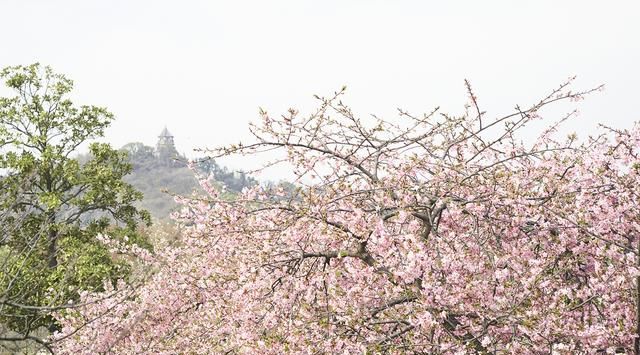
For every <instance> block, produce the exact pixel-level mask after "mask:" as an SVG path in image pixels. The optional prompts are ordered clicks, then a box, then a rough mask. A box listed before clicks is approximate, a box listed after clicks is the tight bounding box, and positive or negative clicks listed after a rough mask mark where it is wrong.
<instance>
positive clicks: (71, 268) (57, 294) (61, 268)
mask: <svg viewBox="0 0 640 355" xmlns="http://www.w3.org/2000/svg"><path fill="white" fill-rule="evenodd" d="M0 79H2V80H3V81H4V83H5V84H6V86H7V87H8V89H10V90H11V92H12V93H13V96H10V97H1V98H0V172H1V174H2V176H0V189H2V197H3V199H2V200H1V201H0V211H2V213H3V215H4V216H5V218H4V222H5V223H7V224H8V225H12V226H13V228H11V229H10V230H3V235H2V238H1V239H0V248H2V253H3V256H4V257H5V259H4V261H3V267H2V270H0V271H1V272H2V274H1V275H0V317H1V318H2V319H1V321H2V323H4V324H5V325H8V326H9V327H10V328H12V329H14V330H18V331H20V332H22V333H23V334H28V333H29V332H30V331H31V330H33V329H35V328H37V327H38V326H48V327H52V326H54V322H53V321H52V319H51V318H50V317H49V315H48V314H49V313H50V312H47V310H49V309H51V308H55V307H57V306H59V305H61V304H66V303H67V302H69V301H73V300H74V299H77V297H78V292H80V291H81V290H96V291H97V290H101V289H102V285H103V280H104V279H110V278H113V279H115V278H123V277H125V275H126V273H127V267H126V265H124V264H122V263H119V262H115V261H113V260H112V258H111V255H110V253H109V250H108V249H107V248H106V247H104V245H103V244H101V243H97V242H96V240H97V239H96V237H97V235H98V234H100V233H102V232H105V231H107V230H110V231H111V233H112V234H113V235H116V236H120V237H122V238H126V239H127V240H130V241H131V242H138V243H140V244H141V245H142V244H144V240H143V238H141V237H140V236H139V235H138V234H137V233H136V228H137V226H138V225H139V224H140V223H142V224H147V223H149V221H150V219H149V215H148V213H147V212H145V211H143V210H139V209H137V208H136V207H135V206H134V203H135V202H136V201H138V200H140V199H141V198H142V194H141V193H140V192H138V191H136V190H135V189H134V188H133V187H132V186H131V185H130V184H127V183H125V182H124V181H123V177H124V176H125V175H127V174H128V173H130V172H131V165H130V164H129V163H128V161H127V156H126V154H125V153H124V152H119V151H117V150H114V149H112V148H111V147H110V146H109V145H108V144H104V143H92V142H91V141H92V140H93V139H95V138H98V137H101V136H102V135H103V134H104V130H105V128H107V127H108V126H109V124H110V123H111V122H112V121H113V114H111V113H110V112H109V111H107V109H106V108H103V107H98V106H87V105H81V106H77V105H74V104H73V103H72V101H71V100H70V99H69V98H68V96H69V94H70V93H71V91H72V89H73V82H72V81H71V80H70V79H68V78H66V77H65V76H64V75H62V74H57V73H55V72H53V70H52V69H51V68H50V67H47V66H44V67H43V66H41V65H39V64H32V65H28V66H13V67H8V68H5V69H3V70H2V71H0ZM86 144H88V150H89V153H90V154H89V156H90V158H89V159H87V160H86V161H85V162H83V163H81V162H79V161H78V160H77V159H75V157H74V155H75V154H77V153H78V149H79V148H80V147H81V146H82V145H86Z"/></svg>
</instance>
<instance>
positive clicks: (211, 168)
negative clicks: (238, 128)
mask: <svg viewBox="0 0 640 355" xmlns="http://www.w3.org/2000/svg"><path fill="white" fill-rule="evenodd" d="M120 149H121V150H123V151H126V152H127V154H128V155H129V159H130V162H131V164H132V165H133V172H132V173H131V174H130V175H127V176H126V177H125V179H124V180H125V181H126V182H128V183H130V184H131V185H133V186H134V187H135V188H136V189H138V190H139V191H141V192H142V193H143V194H144V199H143V200H142V202H141V203H140V207H142V208H144V209H146V210H148V211H149V212H151V215H152V216H153V217H154V218H156V219H159V220H165V219H167V218H168V217H169V215H170V213H171V212H173V211H175V210H176V209H177V208H178V205H177V204H176V203H175V201H174V199H173V196H172V195H171V194H178V195H187V196H188V195H191V194H192V193H193V192H202V190H201V189H200V185H199V184H198V181H197V179H196V177H195V173H194V171H192V170H191V169H189V168H188V167H187V164H186V161H187V159H186V158H185V157H184V156H183V155H181V154H179V153H178V151H177V150H176V149H175V146H174V138H173V136H172V135H171V133H169V131H168V130H167V128H165V129H164V130H163V131H162V132H161V133H160V135H159V136H158V144H157V145H156V147H155V148H153V147H150V146H146V145H144V144H143V143H139V142H135V143H128V144H126V145H124V146H123V147H122V148H120ZM196 161H197V162H198V163H197V164H196V169H197V172H198V173H199V174H201V175H202V176H208V177H210V178H211V179H213V180H214V181H215V183H216V184H218V185H221V186H222V185H224V186H225V187H226V189H227V191H229V193H230V194H233V193H237V192H239V191H242V189H243V188H244V187H248V186H253V185H256V184H257V183H258V182H257V181H256V180H255V179H253V178H251V177H249V176H247V175H246V174H244V173H243V172H239V171H229V170H227V168H225V167H221V166H219V165H218V164H217V163H216V162H215V161H214V160H212V159H196Z"/></svg>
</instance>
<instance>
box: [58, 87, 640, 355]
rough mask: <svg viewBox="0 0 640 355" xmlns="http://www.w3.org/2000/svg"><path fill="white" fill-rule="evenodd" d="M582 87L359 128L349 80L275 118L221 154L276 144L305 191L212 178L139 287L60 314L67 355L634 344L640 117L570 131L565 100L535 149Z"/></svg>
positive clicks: (621, 348)
mask: <svg viewBox="0 0 640 355" xmlns="http://www.w3.org/2000/svg"><path fill="white" fill-rule="evenodd" d="M570 84H571V80H569V81H567V82H565V83H564V84H562V85H561V86H559V87H558V88H557V89H555V90H553V91H552V92H551V93H550V94H549V95H547V96H545V97H544V98H543V99H542V100H540V101H539V102H537V103H534V104H532V105H530V106H528V107H520V106H516V107H515V110H514V111H513V112H512V113H510V114H508V115H505V116H502V117H499V118H490V117H489V116H488V115H487V114H486V113H485V112H483V111H482V110H481V109H480V106H479V104H478V100H477V98H476V96H475V94H474V92H473V91H472V90H471V86H470V85H469V83H466V88H467V90H468V94H469V104H468V105H467V106H466V107H465V108H466V109H465V111H464V113H463V114H461V115H457V116H454V115H447V114H442V113H440V112H439V110H438V109H435V110H433V111H432V112H430V113H428V114H425V115H413V114H411V113H409V112H406V111H403V110H400V111H399V117H398V118H397V119H393V120H384V119H381V118H378V117H372V118H367V119H363V118H359V117H358V116H357V115H356V114H354V112H353V111H352V110H351V109H350V108H349V107H347V106H346V105H344V104H343V103H342V101H341V100H342V96H343V94H344V89H343V90H341V91H339V92H337V93H335V95H333V96H331V97H328V98H321V97H318V100H319V102H320V105H319V108H318V110H317V111H316V112H314V113H312V114H310V115H308V116H302V115H300V114H299V113H298V112H297V111H295V110H290V111H289V112H288V113H287V114H286V115H283V116H281V117H280V118H275V117H273V116H271V115H269V114H268V113H267V112H264V111H262V112H261V113H260V115H261V122H260V123H259V124H256V125H252V126H251V132H252V133H253V134H254V136H255V140H254V142H252V143H247V144H237V145H231V146H226V147H222V148H219V149H211V150H208V151H207V152H208V154H209V155H210V156H211V157H212V158H219V157H222V156H228V155H234V154H240V155H245V156H247V157H252V156H254V155H256V154H260V153H264V152H268V151H272V150H281V151H283V152H284V153H285V154H283V156H284V158H283V159H282V160H280V161H275V162H272V163H270V164H269V165H273V164H289V165H290V166H292V167H293V171H294V173H295V175H296V177H297V180H296V186H297V187H296V188H295V190H294V191H291V190H290V189H288V190H285V189H283V188H281V187H277V186H270V187H265V186H262V187H260V186H256V187H253V188H250V189H245V190H244V191H243V193H242V194H240V195H239V196H238V197H237V198H236V199H234V200H231V201H230V200H225V199H222V198H220V194H219V192H218V191H216V189H214V188H213V187H212V186H211V185H210V184H209V182H208V181H207V179H206V177H202V180H201V183H202V186H203V188H204V189H205V190H206V191H207V193H208V196H203V197H198V198H195V197H191V198H178V199H179V201H180V202H181V203H182V204H183V205H184V208H183V209H182V212H181V213H179V214H178V215H176V218H177V220H178V221H180V222H181V223H182V224H183V226H184V233H183V236H182V238H181V239H180V241H179V242H178V244H174V245H171V246H168V247H166V248H164V249H162V248H158V249H157V250H158V251H157V253H156V254H155V255H153V256H151V255H142V257H143V258H142V259H143V260H145V262H146V263H147V267H148V268H149V270H154V273H153V275H152V276H151V277H150V279H149V281H148V282H147V283H146V284H145V285H144V286H143V287H140V288H136V289H131V290H130V291H131V292H123V290H127V289H128V288H129V287H130V286H128V285H126V284H124V283H120V284H118V285H111V284H108V285H106V286H105V287H106V288H107V291H106V295H105V294H89V293H86V294H84V295H83V302H85V303H86V306H85V307H83V308H76V309H73V310H70V311H68V312H62V313H60V314H59V319H60V322H61V323H62V324H63V325H64V328H63V330H62V332H60V333H59V334H57V335H56V337H57V339H58V340H59V341H58V342H57V344H58V345H59V350H60V352H61V353H73V352H91V353H107V352H115V353H125V354H128V353H131V354H133V353H150V352H153V353H167V354H168V353H176V352H178V353H265V354H282V353H307V354H324V353H328V354H330V353H344V354H347V353H368V354H375V353H393V354H399V353H413V354H420V353H424V354H450V353H456V354H465V353H487V354H488V353H499V354H505V353H519V354H529V353H530V354H538V353H557V354H575V353H596V352H607V353H613V352H633V351H635V352H636V353H637V352H638V348H639V343H638V334H639V333H640V322H639V321H638V313H639V312H638V308H639V307H640V303H639V302H640V297H639V290H638V283H639V279H638V278H639V277H640V269H639V265H638V262H639V258H638V253H639V252H640V238H639V236H638V232H639V229H640V224H639V214H638V210H639V209H638V200H639V196H638V188H637V186H640V184H639V179H638V173H639V170H640V161H639V160H638V153H639V152H640V126H637V125H636V126H634V127H633V128H632V129H630V130H618V129H614V128H606V127H603V128H602V130H601V132H602V133H601V134H600V135H598V136H595V137H590V138H588V139H585V140H583V141H578V140H577V138H576V136H575V135H570V136H569V137H567V138H560V137H559V134H558V133H557V130H558V127H559V126H560V125H561V124H562V122H564V121H565V120H567V119H570V118H571V117H572V116H574V115H575V114H576V111H571V112H569V113H568V114H567V115H565V116H563V117H560V119H557V120H556V121H552V122H551V123H548V124H547V125H546V128H545V129H544V130H543V131H542V132H540V135H539V137H538V138H537V139H536V140H535V141H533V142H531V143H527V144H525V143H523V142H522V141H521V135H522V132H523V130H524V129H526V127H529V126H531V125H532V123H533V122H534V121H539V120H543V116H544V111H545V108H546V107H547V106H550V105H552V104H557V103H560V102H567V104H568V105H572V104H571V102H573V101H578V100H581V99H582V98H583V97H584V96H585V95H587V94H589V93H591V92H593V91H596V90H599V89H600V88H596V89H594V90H587V91H579V92H574V91H571V90H570ZM105 242H106V243H110V245H111V246H112V247H113V250H114V252H117V251H123V250H121V249H122V248H123V247H122V246H121V245H118V243H116V242H114V241H110V240H108V239H107V240H105ZM125 249H126V248H125ZM124 251H127V252H131V251H130V250H124ZM112 293H114V294H112ZM115 293H119V295H122V296H121V297H118V295H115ZM107 296H108V297H107ZM100 299H105V300H106V301H105V302H100V301H99V300H100ZM89 320H91V322H89ZM79 324H82V325H83V326H82V327H78V325H79Z"/></svg>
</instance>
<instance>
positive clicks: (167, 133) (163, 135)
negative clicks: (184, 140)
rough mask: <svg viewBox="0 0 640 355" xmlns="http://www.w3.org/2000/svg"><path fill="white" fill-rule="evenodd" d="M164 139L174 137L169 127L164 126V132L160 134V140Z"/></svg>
mask: <svg viewBox="0 0 640 355" xmlns="http://www.w3.org/2000/svg"><path fill="white" fill-rule="evenodd" d="M162 137H173V135H172V134H171V133H169V130H168V129H167V126H164V129H163V130H162V132H160V135H159V136H158V138H162Z"/></svg>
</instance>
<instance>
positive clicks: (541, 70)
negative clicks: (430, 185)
mask: <svg viewBox="0 0 640 355" xmlns="http://www.w3.org/2000/svg"><path fill="white" fill-rule="evenodd" d="M0 34H1V37H0V38H1V42H0V66H2V67H4V66H7V65H16V64H29V63H32V62H36V61H38V62H40V63H42V64H48V65H51V66H52V67H53V68H54V70H56V71H58V72H62V73H65V74H67V75H68V76H69V77H70V78H72V79H74V81H75V83H76V93H75V94H74V96H75V97H76V101H77V103H83V104H96V105H102V106H107V107H108V108H109V109H110V110H111V111H112V112H113V113H115V114H116V117H117V119H116V121H115V123H114V124H113V125H112V127H111V128H110V129H109V130H108V132H107V136H106V140H107V141H109V142H111V143H112V144H113V145H114V146H116V147H120V146H122V145H123V144H125V143H128V142H132V141H141V142H143V143H145V144H148V145H154V144H155V142H156V136H157V135H158V133H159V132H160V131H161V130H162V128H163V127H164V126H165V125H166V126H167V127H168V128H169V130H170V131H171V132H172V133H173V134H174V135H175V137H176V143H177V146H178V149H179V150H180V151H182V152H185V153H187V154H189V155H192V153H191V151H192V149H193V148H196V147H206V146H216V145H219V144H222V143H229V142H237V141H238V140H239V139H241V138H246V137H247V132H248V131H247V129H246V127H247V123H248V122H249V121H251V120H255V119H257V118H258V115H257V111H258V107H263V108H265V109H266V110H268V111H269V112H271V113H273V114H279V113H281V112H283V111H284V110H286V109H287V108H289V107H295V108H298V109H300V110H301V111H302V112H303V113H305V112H309V111H310V110H311V109H312V108H313V107H314V100H313V98H312V95H313V94H320V95H323V94H325V95H328V94H330V93H331V92H333V91H334V90H336V89H339V88H340V87H341V86H342V85H347V86H348V94H347V96H346V98H345V101H346V102H347V103H349V104H351V106H352V107H353V108H354V111H355V112H357V113H361V114H363V115H367V114H370V113H375V114H377V115H379V116H388V115H393V114H395V109H396V107H402V108H405V109H407V110H409V111H411V112H414V113H420V112H425V111H430V110H431V109H432V108H433V107H435V106H441V107H442V108H443V110H444V111H447V112H454V113H455V112H460V110H461V108H462V106H463V104H464V103H465V102H466V94H465V90H464V86H463V80H464V79H465V78H468V79H469V80H470V81H471V83H472V85H473V86H474V89H475V91H476V93H477V95H478V96H479V98H480V100H481V104H482V106H483V108H484V109H487V110H488V111H489V114H490V115H492V114H499V113H503V112H506V111H508V110H510V109H511V108H513V107H514V105H516V104H520V105H525V104H527V103H531V102H533V101H534V100H535V99H536V98H539V97H540V96H541V95H543V94H545V93H546V92H547V91H549V90H550V89H551V88H553V87H555V86H557V85H558V84H559V83H560V82H562V81H563V80H565V79H566V78H567V77H569V76H571V75H577V76H578V81H577V87H578V88H588V87H591V86H595V85H597V84H600V83H604V84H606V91H605V92H604V93H600V94H597V95H596V96H592V97H590V98H589V99H588V100H586V101H584V102H582V103H581V104H580V111H581V113H582V114H581V117H580V118H579V121H576V122H574V123H573V126H572V127H573V129H574V130H576V131H577V132H578V133H579V134H582V135H583V136H584V135H586V134H587V133H589V132H592V131H593V128H594V127H595V126H596V123H598V122H602V123H606V124H609V125H614V126H618V127H629V126H630V125H631V124H632V122H634V121H637V120H639V119H640V113H638V104H637V103H638V101H639V100H638V96H639V95H640V69H639V65H640V1H615V0H612V1H584V0H583V1H540V0H538V1H426V0H424V1H403V0H395V1H391V0H387V1H382V0H377V1H376V0H366V1H365V0H342V1H338V0H335V1H334V0H315V1H312V0H290V1H265V0H262V1H195V0H193V1H192V0H182V1H158V0H155V1H150V0H149V1H133V0H129V1H124V0H109V1H107V0H104V1H91V0H57V1H52V0H41V1H36V0H0ZM244 163H246V162H244ZM244 163H238V164H241V165H242V164H244ZM231 164H234V163H233V162H232V163H231Z"/></svg>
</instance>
